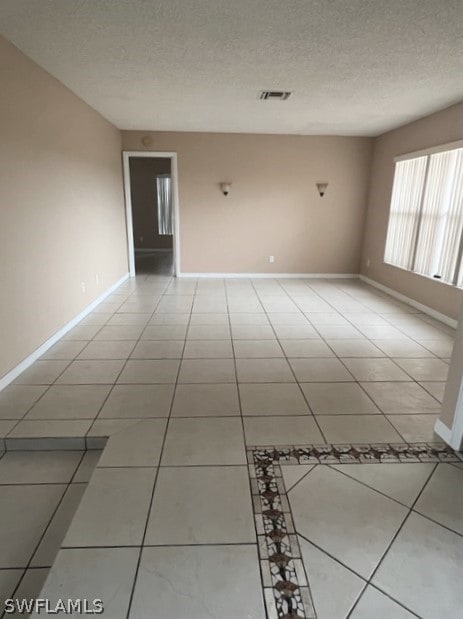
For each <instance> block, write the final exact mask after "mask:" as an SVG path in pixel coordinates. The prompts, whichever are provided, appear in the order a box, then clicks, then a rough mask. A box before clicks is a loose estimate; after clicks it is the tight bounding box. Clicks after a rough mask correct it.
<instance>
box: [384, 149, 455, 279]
mask: <svg viewBox="0 0 463 619" xmlns="http://www.w3.org/2000/svg"><path fill="white" fill-rule="evenodd" d="M462 253H463V146H462V144H461V143H459V144H458V146H457V147H454V148H449V146H447V147H446V150H443V149H439V151H438V152H429V153H424V154H421V153H420V154H419V156H415V157H410V156H408V157H407V158H401V159H399V160H396V164H395V174H394V184H393V187H392V198H391V209H390V214H389V226H388V231H387V239H386V249H385V253H384V261H385V262H387V263H389V264H392V265H394V266H398V267H401V268H403V269H407V270H408V271H413V272H415V273H420V274H422V275H428V276H430V277H434V278H436V279H439V280H441V281H444V282H447V283H450V284H454V285H457V286H462V285H463V269H462Z"/></svg>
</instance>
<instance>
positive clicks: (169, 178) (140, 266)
mask: <svg viewBox="0 0 463 619" xmlns="http://www.w3.org/2000/svg"><path fill="white" fill-rule="evenodd" d="M123 156H124V183H125V196H126V212H127V217H126V219H127V244H128V251H129V263H130V274H131V275H174V274H175V275H176V274H178V264H177V261H178V252H177V251H176V249H177V246H178V239H177V238H176V236H177V233H176V231H177V230H178V208H177V174H176V156H175V154H174V153H147V152H130V153H124V154H123Z"/></svg>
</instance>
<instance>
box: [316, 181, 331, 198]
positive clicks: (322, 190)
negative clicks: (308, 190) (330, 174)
mask: <svg viewBox="0 0 463 619" xmlns="http://www.w3.org/2000/svg"><path fill="white" fill-rule="evenodd" d="M316 185H317V189H318V193H319V194H320V198H323V196H324V195H325V191H326V188H327V187H328V183H316Z"/></svg>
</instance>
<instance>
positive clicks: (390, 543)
mask: <svg viewBox="0 0 463 619" xmlns="http://www.w3.org/2000/svg"><path fill="white" fill-rule="evenodd" d="M437 466H438V465H437V464H436V465H435V466H434V467H433V469H432V471H431V473H430V474H429V476H428V478H427V479H426V481H425V483H424V484H423V486H422V487H421V490H420V492H419V493H418V496H417V497H416V499H415V500H414V501H413V503H412V505H411V507H409V508H408V513H407V514H406V516H405V518H404V519H403V521H402V524H401V525H400V526H399V528H398V529H397V531H396V532H395V535H394V536H393V537H392V540H391V541H390V542H389V544H388V546H387V548H386V550H385V551H384V553H383V554H382V556H381V558H380V560H379V561H378V563H377V564H376V567H375V569H374V570H373V571H372V573H371V574H370V576H369V578H368V585H369V584H373V583H372V581H373V578H374V577H375V575H376V574H377V572H378V570H379V568H380V567H381V565H382V563H383V561H384V560H385V558H386V556H387V555H388V553H389V551H390V549H391V548H392V545H393V544H394V542H395V541H396V539H397V537H398V536H399V534H400V532H401V531H402V529H403V527H404V526H405V524H406V522H407V521H408V519H409V518H410V515H411V514H412V512H413V508H414V506H415V505H416V503H417V502H418V500H419V499H420V497H421V495H422V494H423V492H424V489H425V488H426V486H427V485H428V484H429V482H430V480H431V478H432V476H433V475H434V473H435V471H436V469H437ZM368 585H367V586H368ZM374 586H375V588H376V589H378V590H379V591H381V592H383V591H382V589H380V588H379V587H378V586H377V585H374ZM365 589H366V587H365ZM362 595H363V593H362ZM388 597H390V598H391V599H392V600H394V602H397V603H398V604H399V605H400V606H402V607H403V608H406V610H409V609H408V608H407V607H406V606H404V605H403V604H401V603H400V602H399V601H398V600H396V599H395V598H393V597H392V596H390V595H388ZM354 609H355V607H354V608H353V609H352V611H351V612H350V613H349V615H348V617H347V618H346V619H349V617H350V616H351V614H352V612H353V610H354ZM413 614H415V613H413ZM415 616H417V617H418V615H415Z"/></svg>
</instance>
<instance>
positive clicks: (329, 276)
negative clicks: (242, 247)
mask: <svg viewBox="0 0 463 619" xmlns="http://www.w3.org/2000/svg"><path fill="white" fill-rule="evenodd" d="M177 277H195V278H211V277H213V278H219V279H232V278H243V279H358V274H357V273H182V272H179V273H178V274H177Z"/></svg>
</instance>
